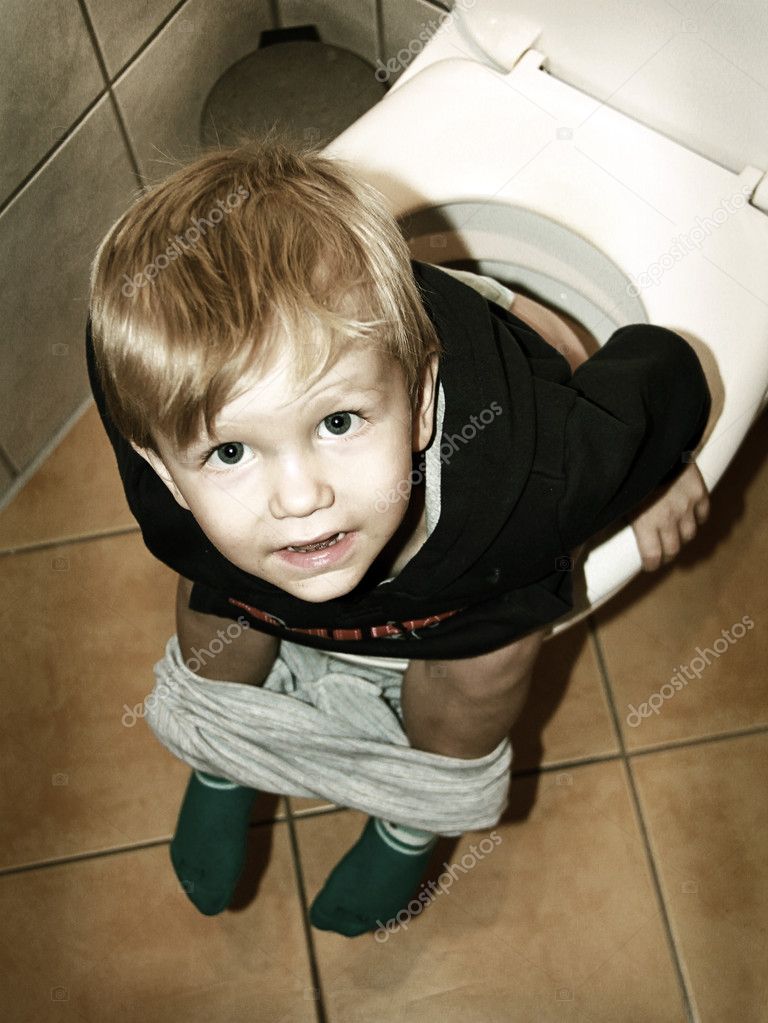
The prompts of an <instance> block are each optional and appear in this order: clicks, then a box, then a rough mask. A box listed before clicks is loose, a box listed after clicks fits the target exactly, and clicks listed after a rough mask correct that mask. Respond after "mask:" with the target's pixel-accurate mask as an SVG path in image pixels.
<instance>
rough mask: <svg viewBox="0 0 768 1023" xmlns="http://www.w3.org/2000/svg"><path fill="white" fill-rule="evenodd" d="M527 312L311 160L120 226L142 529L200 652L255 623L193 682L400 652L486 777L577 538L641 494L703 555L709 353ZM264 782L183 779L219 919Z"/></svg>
mask: <svg viewBox="0 0 768 1023" xmlns="http://www.w3.org/2000/svg"><path fill="white" fill-rule="evenodd" d="M215 214H217V215H215ZM460 276H461V275H459V277H460ZM465 279H466V278H465ZM502 290H503V289H502ZM514 308H515V309H516V310H518V311H520V312H521V313H522V314H523V315H527V318H528V320H529V321H530V323H532V324H534V325H535V326H537V327H539V328H540V329H541V330H542V331H543V332H545V333H546V334H547V339H546V340H545V339H544V338H542V337H540V336H539V334H538V333H537V332H536V330H534V329H532V327H531V326H529V325H528V324H527V323H526V322H525V321H524V319H522V318H520V317H519V316H517V315H514V314H513V313H512V312H510V311H509V310H508V309H504V308H502V307H501V306H500V305H498V304H496V303H495V302H492V301H488V300H487V299H486V298H484V297H482V296H481V295H480V294H478V293H477V291H476V290H474V289H473V288H470V287H468V286H467V284H466V283H465V282H464V281H463V280H461V279H458V278H457V276H456V275H452V274H450V273H448V272H445V271H442V270H440V269H438V268H436V267H433V266H430V265H429V264H424V263H419V262H417V261H412V260H410V258H409V254H408V249H407V246H406V244H405V242H404V240H403V238H402V235H401V233H400V231H399V229H398V227H397V225H396V223H395V221H394V220H393V218H392V216H391V214H390V212H389V211H388V209H387V207H386V205H385V203H384V201H383V198H382V197H381V196H380V195H379V193H378V192H376V190H375V189H373V188H371V187H369V186H367V185H365V184H364V183H362V182H359V181H358V180H356V178H355V177H354V175H353V173H352V172H351V171H350V170H349V169H348V168H346V167H345V166H344V165H343V164H341V163H340V162H338V161H332V160H330V159H328V158H325V157H323V156H322V155H320V154H319V153H317V152H315V151H313V150H311V149H306V150H304V151H297V150H290V149H288V148H286V147H284V146H282V145H280V144H274V143H254V144H253V145H250V146H246V147H240V148H238V149H223V150H218V151H214V152H210V153H207V154H205V155H204V156H202V157H201V158H200V159H198V160H196V161H195V162H194V163H192V164H191V165H189V166H188V167H185V168H182V169H181V170H179V171H177V172H176V173H175V174H173V175H172V176H171V177H169V178H168V179H166V180H165V181H164V182H163V183H161V184H160V185H158V186H156V187H154V188H152V189H150V190H148V191H146V192H145V193H144V194H143V195H142V196H140V197H139V198H138V199H137V201H136V202H135V203H134V204H133V205H132V207H131V208H130V209H129V210H128V211H127V212H126V213H125V214H124V215H123V216H122V217H121V218H120V219H119V220H118V222H117V223H116V224H115V225H114V226H113V227H112V229H111V230H110V231H109V233H108V234H107V236H106V238H105V239H104V241H103V242H102V245H101V247H100V249H99V252H98V253H97V256H96V258H95V260H94V265H93V270H92V278H91V310H90V312H91V316H90V318H89V323H88V328H87V337H86V350H87V359H88V368H89V374H90V379H91V385H92V388H93V393H94V397H95V399H96V402H97V405H98V408H99V412H100V415H101V417H102V421H103V423H104V426H105V429H106V431H107V433H108V435H109V438H110V441H111V443H112V445H113V447H114V450H115V455H116V458H117V462H118V467H119V470H120V473H121V478H122V480H123V484H124V487H125V492H126V497H127V499H128V502H129V505H130V507H131V510H132V512H133V514H134V515H135V517H136V518H137V520H138V522H139V524H140V525H141V528H142V533H143V538H144V541H145V543H146V545H147V547H148V549H149V550H150V551H151V552H152V553H153V554H154V555H155V556H156V557H158V558H159V559H160V560H162V561H163V562H164V563H165V564H167V565H169V566H170V567H171V568H173V569H174V570H175V571H176V572H178V574H179V587H178V599H177V637H178V646H179V650H180V652H181V656H182V657H183V658H184V661H185V663H191V661H189V658H190V656H191V654H192V651H199V650H200V649H201V648H206V647H208V646H209V645H210V644H211V640H212V637H215V636H216V635H217V632H218V635H219V636H220V635H221V627H222V625H223V626H231V625H232V620H233V619H239V620H240V621H243V620H244V619H243V615H244V614H245V620H247V622H248V624H249V626H250V627H249V628H246V629H244V630H241V631H240V632H239V634H238V635H237V636H236V638H234V639H232V641H231V642H228V643H227V644H222V643H221V642H220V643H219V646H220V647H223V649H221V650H220V651H219V652H218V653H217V654H216V656H215V658H213V659H212V661H211V662H209V663H207V664H203V665H202V666H201V665H200V662H199V659H198V660H197V661H196V662H195V663H196V670H197V673H198V676H199V677H202V678H204V679H205V678H207V679H211V680H215V681H220V680H227V681H229V682H235V683H240V684H241V685H242V684H245V685H250V686H264V683H265V681H266V680H268V679H269V678H270V677H271V673H272V672H273V671H274V670H276V666H277V664H278V662H279V661H280V659H281V658H282V656H283V655H282V654H281V650H282V651H283V653H284V654H285V655H286V656H287V654H288V652H289V651H297V650H298V651H300V652H303V653H305V654H307V655H309V654H313V653H315V654H316V653H319V652H322V651H325V652H328V651H335V652H336V653H337V654H338V656H339V657H342V658H346V661H347V664H348V665H349V664H352V665H353V667H354V665H355V664H356V663H357V664H359V669H358V670H359V671H360V674H361V677H362V676H363V673H364V671H365V670H366V669H365V668H364V667H363V666H364V665H370V664H374V665H375V664H376V663H377V662H378V661H379V660H380V661H381V662H382V664H383V665H384V666H387V665H389V666H392V665H393V664H394V663H395V662H393V661H392V660H391V657H390V655H391V654H393V653H394V654H395V656H396V657H399V658H406V659H407V660H406V661H405V662H404V665H405V671H404V674H403V676H402V717H403V724H404V727H405V731H406V734H407V739H408V742H409V743H410V746H411V747H412V748H413V749H414V750H421V751H425V752H426V753H429V754H439V755H441V756H442V757H443V758H456V759H457V760H459V759H462V760H466V761H469V760H472V761H475V760H476V759H477V758H484V757H486V756H487V755H488V754H489V753H490V751H493V750H495V749H497V748H499V745H500V743H503V742H506V741H507V739H506V737H507V736H508V733H509V731H510V728H511V726H512V725H513V723H514V722H515V720H516V718H517V715H518V713H519V711H520V708H521V706H522V704H523V702H524V700H525V697H526V694H527V689H528V685H529V683H530V677H531V671H532V668H533V664H534V661H535V659H536V656H537V654H538V651H539V649H540V647H541V644H542V642H543V640H544V638H545V635H546V632H547V629H546V628H545V626H546V625H547V624H548V623H551V622H552V621H554V620H555V619H557V618H560V617H561V616H562V615H564V614H566V613H567V612H568V610H569V609H570V608H571V607H572V598H571V571H570V569H571V568H572V558H571V555H572V554H573V553H574V551H575V549H576V548H578V547H579V546H580V545H581V544H583V543H584V541H585V540H587V539H588V538H589V537H590V536H592V535H594V534H595V533H597V532H598V531H599V530H601V529H603V528H604V527H605V526H607V525H609V524H610V523H613V522H615V521H616V520H618V519H620V518H621V517H622V516H626V515H627V514H628V513H629V512H631V511H634V512H636V513H637V512H638V510H639V509H640V508H641V507H642V508H643V512H642V514H641V515H639V517H638V518H636V520H635V521H634V523H633V525H634V528H635V533H636V536H637V540H638V545H639V548H640V552H641V555H642V557H643V563H644V566H645V567H646V569H653V568H655V567H657V566H658V565H659V564H660V563H661V561H662V559H663V560H665V561H666V560H669V559H671V558H672V557H674V556H675V555H676V553H677V552H678V550H679V546H680V542H681V540H683V541H687V540H690V539H691V537H692V536H693V535H694V534H695V532H696V524H697V521H698V522H699V523H701V522H703V521H704V520H705V518H706V516H707V512H708V498H707V492H706V488H705V486H704V483H703V480H702V478H701V474H700V473H699V471H698V469H697V468H696V465H695V463H694V462H693V460H692V453H693V449H694V448H695V447H696V445H697V444H698V443H699V441H700V440H701V437H702V435H703V432H704V428H705V425H706V422H707V419H708V416H709V411H710V395H709V390H708V387H707V383H706V380H705V378H704V375H703V372H702V369H701V366H700V364H699V361H698V359H697V357H696V355H695V353H694V352H693V349H692V348H691V347H690V346H689V345H688V344H687V342H685V341H684V340H683V339H682V338H680V337H678V336H677V335H676V334H674V333H672V332H671V331H668V330H665V329H663V328H660V327H653V326H648V325H636V326H629V327H624V328H622V329H621V330H618V331H616V332H615V333H614V334H613V336H612V337H611V338H610V339H609V341H608V342H607V343H606V344H605V345H604V346H603V347H602V348H601V349H600V350H599V351H598V352H597V353H596V354H595V355H593V356H592V357H591V358H589V359H587V360H586V361H584V356H583V353H582V354H579V352H578V343H576V344H574V345H573V346H572V347H570V339H569V334H568V331H567V328H565V326H564V325H563V324H562V321H559V320H558V319H557V318H556V317H554V316H553V315H552V314H551V313H548V312H547V311H546V310H544V309H543V307H540V306H537V305H536V304H535V303H531V302H528V301H527V300H521V299H517V300H515V303H514ZM548 341H549V342H551V343H547V342H548ZM557 348H560V349H561V350H565V351H566V352H567V354H568V355H569V359H566V358H565V357H564V356H563V355H562V354H561V352H560V351H558V350H557ZM579 363H582V364H581V365H579ZM577 366H578V368H577ZM572 370H574V372H573V373H572ZM438 450H439V452H440V461H439V467H438V469H437V471H435V466H436V463H435V460H434V459H435V455H436V453H437V452H438ZM424 452H426V453H427V463H426V465H427V467H426V469H425V471H422V470H423V469H424V468H425V463H423V462H421V463H420V462H419V461H418V456H419V455H421V454H422V453H424ZM430 459H431V461H430ZM302 548H303V550H302ZM294 644H295V646H294ZM372 659H373V660H372ZM308 663H309V662H307V664H308ZM400 663H403V662H400ZM219 691H221V690H219ZM190 762H192V761H191V760H190ZM452 762H453V761H446V763H448V764H450V763H452ZM479 762H482V761H479ZM317 791H322V779H318V780H317ZM255 795H256V792H255V791H254V789H253V788H249V787H246V786H243V785H236V784H234V783H233V782H232V781H231V780H229V781H228V780H226V779H225V778H223V777H220V776H217V775H216V774H215V773H214V772H206V771H202V770H195V771H193V772H192V775H191V777H190V780H189V784H188V787H187V791H186V794H185V798H184V802H183V804H182V807H181V811H180V815H179V821H178V825H177V829H176V834H175V836H174V839H173V842H172V844H171V858H172V862H173V865H174V869H175V870H176V873H177V874H178V876H179V878H180V880H181V881H182V882H183V884H184V887H185V889H186V890H187V891H188V894H189V896H190V898H191V900H192V901H193V902H194V904H195V905H196V906H197V907H198V908H199V909H200V910H201V911H202V912H204V913H207V914H213V913H217V912H220V911H221V910H222V909H224V908H225V907H226V906H227V905H228V904H229V901H230V900H231V897H232V893H233V890H234V887H235V884H236V882H237V879H238V876H239V874H240V871H241V868H242V865H243V857H244V849H245V838H246V831H247V826H248V821H249V814H250V810H251V807H252V804H253V799H254V798H255ZM414 813H416V811H414ZM392 816H397V815H396V814H393V815H392ZM401 818H402V815H401ZM421 823H423V821H422V820H421V819H416V820H410V819H409V820H403V819H400V820H399V821H395V820H388V819H380V818H378V817H373V816H371V817H369V820H368V822H367V824H366V827H365V829H364V831H363V834H362V836H361V838H360V840H359V841H358V842H357V843H356V845H355V846H354V847H353V848H352V849H351V850H350V851H349V852H348V853H347V854H346V856H345V857H344V858H343V859H342V861H341V863H340V864H339V865H338V866H337V867H336V868H335V870H334V871H333V873H332V874H331V876H330V877H329V879H328V880H327V882H326V885H325V886H324V888H323V890H322V891H321V892H320V893H319V895H318V896H317V898H316V899H315V901H314V903H313V906H312V911H311V919H312V922H313V923H314V924H315V926H318V927H322V928H325V929H329V930H335V931H337V932H338V933H341V934H346V935H348V936H352V935H355V934H360V933H363V932H365V931H370V930H373V929H375V928H376V927H377V926H380V924H381V922H386V921H387V920H388V919H391V917H392V916H394V915H395V914H396V913H397V911H398V910H399V909H400V908H402V907H403V906H404V905H405V904H406V902H407V900H408V898H409V897H410V896H411V895H412V893H413V890H414V887H415V885H416V884H417V882H418V881H419V879H420V877H421V874H422V873H423V870H424V868H425V866H426V863H427V860H428V859H429V855H430V852H431V850H432V847H433V845H434V843H435V841H436V834H435V833H434V832H433V831H431V830H428V829H425V828H424V827H419V824H421Z"/></svg>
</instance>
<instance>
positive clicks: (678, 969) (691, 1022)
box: [587, 615, 701, 1023]
mask: <svg viewBox="0 0 768 1023" xmlns="http://www.w3.org/2000/svg"><path fill="white" fill-rule="evenodd" d="M587 623H588V626H589V633H590V638H591V640H592V646H593V649H594V652H595V657H596V658H597V663H598V668H599V671H600V680H601V682H602V684H603V693H604V696H605V699H606V703H607V704H608V710H609V712H610V715H611V720H612V722H613V727H614V730H615V733H616V738H617V741H618V743H619V749H620V752H621V755H620V757H619V759H620V760H621V762H622V765H623V767H624V774H625V779H626V781H627V783H628V788H629V792H630V796H631V799H632V803H633V806H634V810H635V818H636V821H637V823H638V826H639V831H640V837H641V840H642V843H643V846H644V849H645V856H646V863H647V865H648V868H649V870H650V873H651V880H652V882H653V887H654V890H655V894H656V902H657V905H658V907H659V911H660V914H661V922H662V924H663V927H664V934H665V936H666V939H667V947H668V949H669V952H670V956H671V959H672V965H673V967H674V970H675V975H676V977H677V983H678V987H679V989H680V993H681V995H682V998H683V1007H684V1009H685V1015H686V1020H687V1023H701V1021H700V1019H699V1016H698V1013H697V1012H696V1010H695V1008H694V1005H695V1000H694V998H693V992H692V991H691V990H690V989H689V979H688V976H687V974H686V971H685V969H684V967H683V963H682V957H681V953H680V950H679V949H678V947H677V941H676V940H675V935H674V931H673V929H672V922H671V920H670V918H669V912H668V910H667V905H666V900H665V898H664V892H663V889H662V886H661V878H660V877H659V872H658V869H657V866H656V858H655V856H654V853H653V847H652V845H651V841H650V836H649V832H648V826H647V824H646V820H645V814H644V813H643V807H642V803H641V800H640V795H639V793H638V791H637V784H636V781H635V776H634V773H633V770H632V762H631V757H630V756H628V755H627V749H626V745H625V743H624V735H623V733H622V731H621V724H620V721H619V715H618V711H617V708H616V702H615V700H614V698H613V689H612V687H611V682H610V673H609V671H608V665H607V663H606V659H605V654H604V652H603V647H602V644H601V642H600V636H599V632H598V627H597V623H596V622H595V619H594V616H593V615H589V616H588V618H587Z"/></svg>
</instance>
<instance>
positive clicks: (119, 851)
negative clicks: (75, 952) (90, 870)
mask: <svg viewBox="0 0 768 1023" xmlns="http://www.w3.org/2000/svg"><path fill="white" fill-rule="evenodd" d="M287 822H288V815H287V814H286V815H285V816H279V815H278V816H275V817H272V818H270V819H268V820H262V821H251V822H250V823H249V825H248V828H249V830H250V828H265V827H269V828H271V827H274V826H275V824H287ZM172 840H173V836H172V835H171V836H170V837H169V838H150V839H148V840H147V841H144V842H134V843H132V844H131V845H116V846H113V847H112V848H111V849H94V850H92V851H90V852H82V853H72V854H70V855H64V856H55V857H52V858H51V859H49V860H36V861H33V862H32V863H20V864H18V865H16V866H13V867H0V878H1V877H8V876H10V875H11V874H26V873H28V872H29V871H31V870H47V869H48V868H49V867H66V866H68V865H69V864H70V863H83V862H86V861H87V860H98V859H101V858H102V857H105V856H121V855H124V854H126V853H132V852H137V851H141V850H142V849H156V848H158V846H161V845H170V843H171V841H172Z"/></svg>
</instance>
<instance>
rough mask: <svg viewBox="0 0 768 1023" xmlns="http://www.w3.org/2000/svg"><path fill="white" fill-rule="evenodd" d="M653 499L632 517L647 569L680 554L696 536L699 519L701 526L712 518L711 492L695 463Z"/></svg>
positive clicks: (651, 570) (654, 568)
mask: <svg viewBox="0 0 768 1023" xmlns="http://www.w3.org/2000/svg"><path fill="white" fill-rule="evenodd" d="M650 501H651V503H650V504H647V505H646V506H645V507H644V510H643V511H642V512H641V513H640V515H638V516H637V517H636V518H635V519H631V520H630V523H631V526H632V529H633V530H634V532H635V537H636V538H637V546H638V548H639V550H640V556H641V558H642V559H643V569H644V571H646V572H654V571H655V570H656V569H657V568H658V567H659V565H661V564H666V563H667V562H668V561H671V560H672V559H673V558H674V557H676V556H677V554H678V553H679V551H680V547H681V545H682V544H683V543H687V542H688V541H689V540H692V539H693V538H694V536H695V535H696V530H697V522H698V523H699V524H700V525H701V524H703V523H704V522H706V521H707V518H708V517H709V492H708V490H707V485H706V483H705V482H704V478H703V476H702V475H701V473H700V472H699V467H698V466H697V465H696V463H695V462H691V464H690V465H689V466H688V467H687V468H686V469H685V470H684V471H683V472H682V473H681V474H680V476H678V478H677V479H676V480H675V482H674V483H672V484H671V485H670V486H669V487H667V489H666V490H664V491H662V493H661V496H658V493H657V494H654V495H653V496H652V497H651V498H650Z"/></svg>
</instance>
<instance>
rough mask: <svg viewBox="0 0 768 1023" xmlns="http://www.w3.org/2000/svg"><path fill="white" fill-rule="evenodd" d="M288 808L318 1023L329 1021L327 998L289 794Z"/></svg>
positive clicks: (285, 799)
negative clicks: (316, 948) (325, 996)
mask: <svg viewBox="0 0 768 1023" xmlns="http://www.w3.org/2000/svg"><path fill="white" fill-rule="evenodd" d="M283 799H284V801H285V808H286V820H287V823H288V836H289V839H290V843H291V856H292V858H293V874H294V879H295V881H296V890H297V891H298V895H299V902H300V903H301V919H302V923H303V925H304V939H305V943H306V950H307V958H308V959H309V972H310V976H311V978H312V995H313V1001H314V1003H315V1011H316V1013H317V1023H328V1016H327V1014H326V1011H325V999H324V998H323V987H322V983H321V978H320V967H319V964H318V962H317V955H316V953H315V940H314V937H313V935H312V927H311V925H310V922H309V910H308V908H307V889H306V885H305V884H304V870H303V868H302V865H301V851H300V849H299V840H298V835H297V834H296V821H295V819H294V816H293V808H292V807H291V801H290V797H289V796H283Z"/></svg>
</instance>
